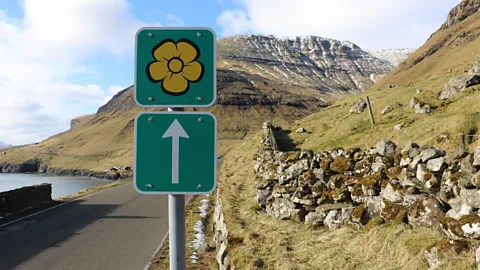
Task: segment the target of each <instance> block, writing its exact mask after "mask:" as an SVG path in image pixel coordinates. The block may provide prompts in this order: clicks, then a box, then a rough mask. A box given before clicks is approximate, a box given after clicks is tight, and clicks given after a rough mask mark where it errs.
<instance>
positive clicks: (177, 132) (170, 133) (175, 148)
mask: <svg viewBox="0 0 480 270" xmlns="http://www.w3.org/2000/svg"><path fill="white" fill-rule="evenodd" d="M168 137H172V184H178V160H179V157H178V156H179V155H178V153H179V151H180V148H179V139H178V138H180V137H183V138H187V139H188V138H190V137H188V134H187V132H185V130H184V129H183V127H182V125H180V123H179V122H178V120H177V119H175V120H173V122H172V124H171V125H170V127H169V128H168V129H167V131H165V134H163V136H162V138H168Z"/></svg>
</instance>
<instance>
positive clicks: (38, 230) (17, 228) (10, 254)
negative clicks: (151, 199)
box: [0, 200, 149, 269]
mask: <svg viewBox="0 0 480 270" xmlns="http://www.w3.org/2000/svg"><path fill="white" fill-rule="evenodd" d="M82 202H84V201H83V200H78V201H74V202H72V203H70V204H68V205H65V206H62V207H59V208H56V209H53V210H50V211H47V212H45V213H42V214H39V215H35V216H33V217H30V218H26V219H24V220H21V221H18V222H16V223H14V224H11V225H9V226H6V227H2V228H0V269H13V268H15V267H17V266H19V265H21V264H22V263H24V262H26V261H28V260H29V259H30V258H33V257H35V256H36V255H38V254H39V253H41V252H42V251H44V250H47V249H48V248H50V247H61V246H62V242H64V241H66V240H67V239H68V238H70V237H72V236H74V235H76V234H79V233H81V230H82V228H84V227H86V226H88V225H89V224H91V223H93V222H96V221H98V220H100V219H102V218H124V219H125V218H149V217H141V216H140V217H138V216H137V217H136V216H133V217H131V216H118V217H106V215H107V214H108V213H110V212H112V211H114V210H115V209H116V208H118V207H120V206H121V205H98V204H82Z"/></svg>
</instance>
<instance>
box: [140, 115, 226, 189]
mask: <svg viewBox="0 0 480 270" xmlns="http://www.w3.org/2000/svg"><path fill="white" fill-rule="evenodd" d="M216 145H217V120H216V118H215V116H214V115H213V114H211V113H208V112H188V113H186V112H143V113H140V114H139V115H138V116H137V118H136V120H135V166H134V168H135V169H134V187H135V189H136V190H137V191H138V192H139V193H143V194H147V193H148V194H210V193H211V192H212V191H213V190H214V189H215V187H216V168H217V167H216V164H217V160H216Z"/></svg>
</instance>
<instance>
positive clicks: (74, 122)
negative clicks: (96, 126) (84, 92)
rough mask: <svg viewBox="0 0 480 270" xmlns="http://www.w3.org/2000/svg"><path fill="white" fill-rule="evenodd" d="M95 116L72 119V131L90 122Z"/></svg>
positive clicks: (89, 115)
mask: <svg viewBox="0 0 480 270" xmlns="http://www.w3.org/2000/svg"><path fill="white" fill-rule="evenodd" d="M94 116H95V114H87V115H82V116H79V117H76V118H74V119H72V120H71V121H70V129H72V128H74V127H76V126H79V125H81V124H84V123H86V122H88V121H90V119H92V118H93V117H94Z"/></svg>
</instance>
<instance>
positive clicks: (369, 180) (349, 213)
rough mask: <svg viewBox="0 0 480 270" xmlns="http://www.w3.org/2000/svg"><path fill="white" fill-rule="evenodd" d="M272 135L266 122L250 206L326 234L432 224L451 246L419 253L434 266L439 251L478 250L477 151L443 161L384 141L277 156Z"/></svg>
mask: <svg viewBox="0 0 480 270" xmlns="http://www.w3.org/2000/svg"><path fill="white" fill-rule="evenodd" d="M270 134H272V133H271V124H269V123H265V125H264V129H263V136H262V140H261V144H260V147H259V149H258V151H257V153H256V154H255V157H254V159H255V166H254V170H255V173H256V177H257V178H256V185H257V194H256V201H257V202H258V204H259V205H260V206H261V207H262V208H263V209H264V210H265V212H266V213H268V214H270V215H273V216H276V217H278V218H280V219H290V220H295V221H298V222H303V223H305V224H308V225H313V226H327V227H328V228H329V229H338V228H340V227H341V226H342V225H344V224H352V225H355V226H359V227H361V226H374V225H378V224H381V223H383V222H389V221H394V222H403V223H407V224H410V225H412V226H427V227H435V226H438V227H439V228H441V230H442V231H443V232H445V233H446V234H447V235H448V236H449V237H450V238H451V239H452V241H451V242H449V243H439V245H438V246H433V247H428V248H427V249H426V250H425V254H426V257H427V259H428V261H429V265H430V266H432V267H433V266H434V265H435V260H436V261H437V263H438V258H439V257H441V256H440V255H438V254H440V253H441V252H440V251H439V250H449V251H451V250H453V251H455V252H463V251H465V250H467V249H469V250H470V249H471V248H476V247H477V246H478V244H476V243H475V242H476V240H480V215H479V211H478V210H479V209H480V171H479V169H480V147H478V148H477V149H476V151H475V153H473V154H471V153H452V154H450V155H448V156H447V153H446V152H445V151H443V150H439V149H434V148H432V147H428V146H422V147H421V146H419V145H417V144H415V143H409V144H408V145H406V146H405V147H404V148H399V147H397V145H396V144H395V143H394V142H392V141H389V140H382V141H379V142H378V143H377V144H376V145H375V146H374V147H372V148H370V149H367V150H362V149H359V148H356V149H334V150H331V151H322V152H317V153H314V152H312V151H298V152H281V151H278V150H276V149H275V146H274V145H273V144H272V141H273V140H272V138H271V137H270ZM458 247H465V248H464V249H461V248H458ZM466 247H468V248H466ZM442 252H443V251H442ZM432 254H433V255H432Z"/></svg>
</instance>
